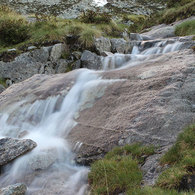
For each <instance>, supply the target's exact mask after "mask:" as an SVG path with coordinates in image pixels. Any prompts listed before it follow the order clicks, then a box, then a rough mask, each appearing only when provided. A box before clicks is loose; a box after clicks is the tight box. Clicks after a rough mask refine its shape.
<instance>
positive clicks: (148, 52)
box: [103, 40, 185, 70]
mask: <svg viewBox="0 0 195 195" xmlns="http://www.w3.org/2000/svg"><path fill="white" fill-rule="evenodd" d="M184 44H185V43H183V42H180V41H175V42H173V43H169V41H167V40H165V41H159V42H157V43H155V44H154V46H152V47H150V48H147V49H144V48H143V46H142V45H140V46H134V47H133V49H132V52H131V54H114V55H109V56H107V57H105V58H104V59H103V69H104V70H110V69H116V68H123V67H126V66H127V65H128V66H134V65H137V64H139V63H140V62H142V61H144V60H149V59H151V58H155V57H157V56H158V55H160V54H165V53H169V52H173V51H178V50H180V49H182V46H183V45H184Z"/></svg>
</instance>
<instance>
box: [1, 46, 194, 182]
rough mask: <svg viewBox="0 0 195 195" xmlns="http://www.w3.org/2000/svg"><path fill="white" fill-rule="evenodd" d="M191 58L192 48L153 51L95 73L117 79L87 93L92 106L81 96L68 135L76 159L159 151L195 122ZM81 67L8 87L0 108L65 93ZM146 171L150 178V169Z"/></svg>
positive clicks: (156, 167) (83, 161) (155, 165)
mask: <svg viewBox="0 0 195 195" xmlns="http://www.w3.org/2000/svg"><path fill="white" fill-rule="evenodd" d="M194 62H195V55H194V52H193V51H192V50H183V51H176V52H170V53H167V54H163V55H154V56H153V57H152V58H150V59H149V60H145V61H144V62H139V63H137V64H133V65H132V64H130V65H129V66H127V67H124V68H123V69H118V70H112V71H106V72H97V73H96V74H99V76H100V77H102V79H107V80H108V79H117V81H116V82H113V83H110V85H109V86H107V88H105V89H104V93H103V94H101V96H94V93H96V90H93V91H92V92H90V94H93V96H94V97H96V98H95V99H94V100H93V101H91V102H90V106H88V104H89V101H87V100H85V102H86V106H85V105H82V109H81V110H80V112H79V114H78V115H77V117H75V120H76V121H77V126H75V127H74V128H73V129H72V131H71V132H70V134H69V135H68V139H69V141H70V143H72V145H73V148H74V146H75V144H77V145H79V146H80V147H79V148H77V150H76V152H77V161H78V162H79V163H81V164H85V165H89V164H90V163H91V162H93V161H94V160H96V159H99V158H101V157H102V156H103V155H104V154H105V153H106V152H108V151H109V150H110V149H112V148H113V147H115V146H116V145H125V144H131V143H134V142H141V143H143V144H154V145H157V146H159V147H160V153H161V154H163V152H164V151H163V150H162V148H166V147H169V146H171V145H172V144H173V143H174V142H175V140H176V138H177V135H178V134H179V133H180V132H181V130H182V129H183V127H185V126H186V125H188V124H190V123H192V122H193V121H194V120H195V112H194V105H195V97H194V94H195V64H194ZM79 71H81V70H75V71H72V72H70V73H68V74H59V75H44V76H43V75H35V76H33V77H32V78H30V79H28V80H26V81H24V82H22V83H18V84H15V85H12V86H11V87H9V88H8V89H7V90H5V91H4V92H3V93H2V94H1V95H0V105H2V106H1V107H0V112H2V111H3V110H5V109H6V112H8V111H9V107H10V106H11V105H13V104H15V103H16V102H19V101H21V100H24V101H23V102H25V101H28V102H29V103H30V102H34V101H35V100H36V99H46V98H47V97H50V96H57V95H62V96H63V97H64V95H66V94H67V91H68V89H67V87H69V88H70V87H71V86H72V85H73V83H74V81H75V79H76V78H77V76H78V73H79ZM96 89H98V88H96ZM97 91H98V90H97ZM90 94H89V95H90ZM86 97H87V96H86ZM89 97H90V96H89ZM24 104H25V103H24ZM8 113H9V112H8ZM151 158H152V159H151ZM151 158H148V159H146V162H145V163H146V164H145V167H146V169H147V167H148V166H150V165H151V164H152V166H153V168H154V173H155V174H154V175H153V176H152V178H150V179H151V181H150V182H151V183H152V182H153V178H156V174H158V173H159V165H158V158H159V156H153V157H151ZM153 162H154V163H153ZM51 163H52V161H51ZM148 171H151V169H148ZM145 174H146V177H145V178H149V177H147V176H150V173H149V172H148V173H145ZM150 182H148V183H150Z"/></svg>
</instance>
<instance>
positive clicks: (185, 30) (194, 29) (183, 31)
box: [175, 20, 195, 36]
mask: <svg viewBox="0 0 195 195" xmlns="http://www.w3.org/2000/svg"><path fill="white" fill-rule="evenodd" d="M175 34H176V35H177V36H186V35H195V20H190V21H186V22H183V23H181V24H179V25H178V26H176V29H175Z"/></svg>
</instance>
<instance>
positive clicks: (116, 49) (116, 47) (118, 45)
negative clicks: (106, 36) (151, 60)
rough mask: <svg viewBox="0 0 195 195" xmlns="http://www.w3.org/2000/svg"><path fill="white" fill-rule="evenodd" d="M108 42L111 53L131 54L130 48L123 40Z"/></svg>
mask: <svg viewBox="0 0 195 195" xmlns="http://www.w3.org/2000/svg"><path fill="white" fill-rule="evenodd" d="M110 41H111V45H112V49H111V51H112V52H113V53H123V54H124V53H131V50H132V46H131V45H130V44H128V42H127V41H125V40H124V39H121V38H120V39H111V40H110Z"/></svg>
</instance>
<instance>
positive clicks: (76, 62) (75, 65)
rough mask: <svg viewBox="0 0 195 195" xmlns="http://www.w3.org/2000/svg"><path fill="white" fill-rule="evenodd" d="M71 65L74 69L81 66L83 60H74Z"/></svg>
mask: <svg viewBox="0 0 195 195" xmlns="http://www.w3.org/2000/svg"><path fill="white" fill-rule="evenodd" d="M71 67H72V69H73V70H74V69H78V68H81V60H76V61H75V62H73V63H72V64H71Z"/></svg>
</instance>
